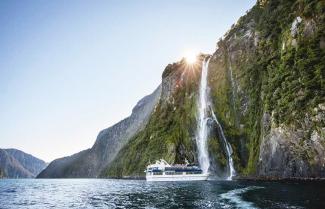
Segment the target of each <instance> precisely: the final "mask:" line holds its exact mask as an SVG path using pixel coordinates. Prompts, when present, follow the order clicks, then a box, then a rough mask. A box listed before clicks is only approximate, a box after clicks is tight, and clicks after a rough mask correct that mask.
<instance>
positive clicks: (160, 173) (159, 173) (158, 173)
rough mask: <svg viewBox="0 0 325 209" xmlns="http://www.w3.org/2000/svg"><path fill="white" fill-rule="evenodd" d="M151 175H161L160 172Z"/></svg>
mask: <svg viewBox="0 0 325 209" xmlns="http://www.w3.org/2000/svg"><path fill="white" fill-rule="evenodd" d="M153 175H162V172H154V173H153Z"/></svg>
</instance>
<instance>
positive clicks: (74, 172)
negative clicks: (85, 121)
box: [38, 87, 161, 178]
mask: <svg viewBox="0 0 325 209" xmlns="http://www.w3.org/2000/svg"><path fill="white" fill-rule="evenodd" d="M160 93H161V87H158V88H157V89H156V90H155V91H154V92H153V93H152V94H150V95H148V96H146V97H144V98H143V99H141V100H140V101H139V102H138V103H137V104H136V106H135V107H134V108H133V110H132V114H131V115H130V116H129V117H127V118H125V119H124V120H122V121H120V122H119V123H117V124H115V125H114V126H112V127H110V128H107V129H104V130H102V131H101V132H100V133H99V134H98V136H97V139H96V142H95V144H94V145H93V147H92V148H90V149H87V150H84V151H81V152H79V153H77V154H74V155H72V156H69V157H63V158H60V159H56V160H54V161H53V162H51V163H50V164H49V166H48V167H47V168H46V169H45V170H43V171H42V172H41V173H40V174H39V175H38V178H95V177H98V176H99V174H100V173H101V171H102V169H103V168H105V167H107V166H108V165H109V164H110V163H111V161H112V160H113V159H114V158H115V156H116V154H117V153H118V152H119V150H120V149H121V148H122V147H123V146H124V145H125V144H126V143H127V142H128V140H129V139H130V138H132V137H133V136H134V135H135V134H136V133H138V132H139V131H141V130H142V129H143V128H144V126H145V125H146V123H147V121H148V119H149V117H150V114H151V112H152V111H153V109H154V107H155V105H156V103H157V101H158V99H159V97H160Z"/></svg>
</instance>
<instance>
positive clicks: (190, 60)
mask: <svg viewBox="0 0 325 209" xmlns="http://www.w3.org/2000/svg"><path fill="white" fill-rule="evenodd" d="M184 57H185V60H186V63H187V64H190V65H192V64H194V63H196V60H197V54H196V53H195V52H194V51H191V50H188V51H186V52H185V53H184Z"/></svg>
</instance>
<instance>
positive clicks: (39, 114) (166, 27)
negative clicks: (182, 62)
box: [0, 0, 255, 162]
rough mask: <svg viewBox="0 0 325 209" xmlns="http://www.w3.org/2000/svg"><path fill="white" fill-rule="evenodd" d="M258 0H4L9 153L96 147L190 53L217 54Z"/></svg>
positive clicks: (56, 153) (3, 108)
mask: <svg viewBox="0 0 325 209" xmlns="http://www.w3.org/2000/svg"><path fill="white" fill-rule="evenodd" d="M254 4H255V0H146V1H145V0H133V1H131V0H130V1H128V0H124V1H121V0H103V1H98V0H89V1H85V0H78V1H74V0H69V1H65V0H55V1H43V0H19V1H15V0H1V1H0V147H1V148H17V149H21V150H23V151H25V152H27V153H30V154H33V155H34V156H36V157H39V158H41V159H43V160H45V161H47V162H49V161H51V160H53V159H55V158H58V157H63V156H66V155H71V154H73V153H75V152H78V151H81V150H82V149H85V148H89V147H91V146H92V145H93V143H94V141H95V139H96V136H97V134H98V132H99V131H100V130H102V129H104V128H107V127H109V126H111V125H113V124H115V123H116V122H118V121H120V120H121V119H123V118H125V117H127V116H128V115H129V114H130V113H131V110H132V107H133V106H134V105H135V104H136V102H137V101H138V100H139V99H141V98H142V97H143V96H145V95H147V94H149V93H151V92H152V91H153V90H154V89H155V88H156V87H157V86H158V85H159V83H160V81H161V74H162V72H163V70H164V68H165V66H166V65H167V64H168V63H171V62H175V61H177V60H179V59H180V58H181V57H182V54H183V53H184V51H186V50H188V49H194V50H196V51H201V52H206V53H212V52H213V51H214V49H215V46H216V42H217V40H218V39H219V38H220V37H222V36H223V34H224V33H225V32H226V31H227V30H228V29H229V28H230V26H231V25H232V24H233V23H235V22H236V21H237V20H238V18H239V17H240V16H242V15H244V14H245V12H246V11H247V10H248V9H250V8H251V7H252V6H253V5H254Z"/></svg>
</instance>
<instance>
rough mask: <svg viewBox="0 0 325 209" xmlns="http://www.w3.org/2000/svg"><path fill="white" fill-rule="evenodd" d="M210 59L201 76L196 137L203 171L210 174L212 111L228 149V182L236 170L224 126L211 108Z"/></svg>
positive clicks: (204, 64)
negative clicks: (209, 127) (209, 149)
mask: <svg viewBox="0 0 325 209" xmlns="http://www.w3.org/2000/svg"><path fill="white" fill-rule="evenodd" d="M210 59H211V57H210V58H208V59H207V60H204V61H203V63H202V74H201V82H200V89H199V100H198V116H199V117H198V123H197V124H198V127H197V136H196V143H197V147H198V157H199V163H200V166H201V169H202V171H203V172H204V173H208V170H209V167H210V161H209V153H208V147H207V140H208V131H209V130H208V124H207V122H208V119H209V111H211V114H212V117H213V119H214V120H215V122H216V123H217V126H218V128H219V130H220V134H221V138H222V140H223V142H224V144H225V147H226V153H227V157H228V164H229V170H230V172H229V173H230V174H229V177H228V180H231V179H232V177H233V176H234V174H235V169H234V165H233V159H232V157H231V154H232V149H231V146H230V144H229V143H228V141H227V139H226V137H225V135H224V132H223V129H222V126H221V125H220V123H219V121H218V119H217V117H216V116H215V114H214V112H213V110H212V108H211V106H210V97H209V94H208V91H207V87H208V85H207V83H208V81H207V77H208V68H209V62H210ZM209 107H210V109H209Z"/></svg>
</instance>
